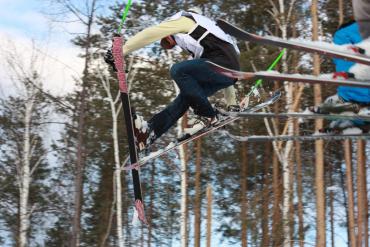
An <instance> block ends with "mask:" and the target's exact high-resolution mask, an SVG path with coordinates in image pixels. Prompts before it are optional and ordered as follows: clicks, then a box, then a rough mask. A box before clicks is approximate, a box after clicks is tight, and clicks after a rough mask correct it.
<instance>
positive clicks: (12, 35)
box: [0, 0, 83, 97]
mask: <svg viewBox="0 0 370 247" xmlns="http://www.w3.org/2000/svg"><path fill="white" fill-rule="evenodd" d="M43 2H45V1H41V0H31V1H30V0H0V6H1V8H0V57H1V59H0V97H4V94H5V95H6V94H8V93H9V92H13V91H14V90H15V89H14V86H13V85H12V82H11V80H10V76H11V73H10V72H9V70H8V69H7V66H6V63H5V56H6V53H7V52H16V54H17V55H18V57H19V59H20V61H21V62H22V64H23V65H24V67H25V69H28V68H30V67H31V65H32V66H33V67H34V68H36V69H37V70H38V71H39V72H40V73H41V76H42V78H43V83H44V87H45V88H46V89H48V90H50V91H51V92H52V93H54V94H65V93H67V92H70V91H72V90H73V88H74V82H73V80H71V76H72V75H74V76H75V77H76V76H77V77H78V76H79V75H80V74H81V71H82V66H83V63H82V60H81V59H80V58H78V56H77V55H78V53H79V52H80V50H79V49H78V48H76V47H74V46H73V45H72V44H71V43H70V40H71V38H72V37H73V36H72V34H71V33H75V32H79V31H81V30H82V26H81V25H79V24H76V23H68V24H66V23H55V22H52V21H51V19H50V17H49V16H47V15H46V14H45V13H46V12H47V11H48V10H47V6H46V5H44V6H43V5H42V3H43ZM32 47H35V49H33V48H32ZM35 51H36V52H35ZM35 53H37V55H38V62H36V63H32V64H31V63H30V57H31V54H35Z"/></svg>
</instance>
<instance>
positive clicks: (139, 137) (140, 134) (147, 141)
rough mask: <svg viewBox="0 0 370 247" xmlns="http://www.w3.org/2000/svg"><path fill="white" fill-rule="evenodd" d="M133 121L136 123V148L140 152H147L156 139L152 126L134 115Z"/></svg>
mask: <svg viewBox="0 0 370 247" xmlns="http://www.w3.org/2000/svg"><path fill="white" fill-rule="evenodd" d="M132 119H133V123H134V126H133V128H134V135H135V143H136V148H137V150H138V151H139V152H141V151H143V150H147V149H148V148H149V146H150V145H151V144H152V143H153V142H154V141H155V139H156V137H155V134H154V131H153V130H152V129H151V128H150V125H149V124H148V122H147V121H145V120H144V118H143V117H142V116H139V115H137V114H136V113H133V115H132Z"/></svg>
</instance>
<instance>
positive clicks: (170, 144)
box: [140, 142, 176, 163]
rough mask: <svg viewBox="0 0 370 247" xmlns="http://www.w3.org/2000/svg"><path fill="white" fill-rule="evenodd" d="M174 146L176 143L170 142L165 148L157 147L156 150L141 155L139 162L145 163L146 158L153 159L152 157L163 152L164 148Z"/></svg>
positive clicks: (167, 148)
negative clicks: (143, 155)
mask: <svg viewBox="0 0 370 247" xmlns="http://www.w3.org/2000/svg"><path fill="white" fill-rule="evenodd" d="M174 146H176V143H175V142H171V143H169V144H168V145H167V146H166V147H165V148H162V149H159V150H157V151H155V152H151V153H150V154H149V155H147V156H145V157H143V158H142V159H141V162H140V163H145V162H147V161H148V160H150V159H153V158H154V157H156V156H158V155H159V154H161V153H163V152H165V151H166V150H169V149H171V148H173V147H174Z"/></svg>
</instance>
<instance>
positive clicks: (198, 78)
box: [149, 59, 235, 138]
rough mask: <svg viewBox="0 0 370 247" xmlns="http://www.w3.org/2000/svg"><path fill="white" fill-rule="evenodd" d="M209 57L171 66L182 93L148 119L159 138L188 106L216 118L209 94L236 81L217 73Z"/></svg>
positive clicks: (172, 74)
mask: <svg viewBox="0 0 370 247" xmlns="http://www.w3.org/2000/svg"><path fill="white" fill-rule="evenodd" d="M206 61H207V60H206V59H194V60H188V61H184V62H181V63H178V64H175V65H173V66H172V68H171V77H172V78H173V79H174V80H175V82H176V84H177V86H178V87H179V89H180V93H179V95H178V96H177V97H176V98H175V99H174V100H173V101H172V102H171V103H170V104H169V105H168V106H167V107H166V108H165V109H164V110H163V111H161V112H159V113H157V114H156V115H154V116H153V118H152V119H151V120H150V121H149V125H150V127H151V128H152V129H153V130H154V133H155V135H156V137H157V138H158V137H160V136H161V135H162V134H163V133H165V132H166V131H167V130H168V129H169V128H170V127H172V126H173V125H174V124H175V123H176V122H177V120H178V119H179V118H181V117H182V116H183V115H184V114H185V112H186V111H187V110H188V109H189V107H191V108H193V110H194V113H195V114H197V115H200V116H203V117H210V118H211V117H214V116H215V114H216V113H215V110H214V109H213V107H212V105H211V104H210V102H209V101H208V97H209V96H211V95H213V94H214V93H216V92H217V91H218V90H220V89H223V88H227V87H229V86H231V85H233V84H234V83H235V80H234V79H232V78H228V77H226V76H224V75H221V74H218V73H216V72H214V71H213V70H212V69H211V68H210V66H209V65H208V64H207V63H206Z"/></svg>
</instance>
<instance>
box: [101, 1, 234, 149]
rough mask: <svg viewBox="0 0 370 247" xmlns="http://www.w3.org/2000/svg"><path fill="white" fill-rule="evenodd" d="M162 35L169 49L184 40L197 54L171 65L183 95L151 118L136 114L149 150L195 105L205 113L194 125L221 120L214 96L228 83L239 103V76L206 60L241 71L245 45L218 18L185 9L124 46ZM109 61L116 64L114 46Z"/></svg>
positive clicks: (138, 132) (141, 141)
mask: <svg viewBox="0 0 370 247" xmlns="http://www.w3.org/2000/svg"><path fill="white" fill-rule="evenodd" d="M157 40H161V42H160V43H161V46H162V47H163V48H164V49H172V48H173V47H175V46H176V45H178V46H179V47H181V48H182V49H183V50H185V51H187V52H189V53H190V54H191V55H192V57H193V59H192V60H187V61H183V62H180V63H177V64H175V65H173V66H172V67H171V71H170V74H171V77H172V78H173V80H174V81H175V82H176V84H177V86H178V87H179V89H180V93H179V95H178V96H177V97H176V98H175V99H174V100H173V101H172V102H171V103H170V104H169V105H168V106H167V107H166V108H165V109H164V110H162V111H161V112H159V113H157V114H155V115H154V116H153V117H152V118H151V119H150V120H149V121H148V122H146V121H144V120H143V118H142V117H140V116H137V118H136V119H135V121H134V125H135V126H134V131H135V136H136V141H137V145H138V149H139V150H143V149H145V148H146V147H148V145H150V144H152V143H153V142H154V141H155V140H156V139H157V138H159V137H160V136H161V135H162V134H164V133H165V132H166V131H167V130H168V129H169V128H170V127H171V126H173V125H174V124H175V123H176V122H177V120H178V119H179V118H181V117H182V116H183V115H184V114H185V112H186V111H187V110H188V109H189V107H191V108H192V109H193V110H194V113H195V114H196V115H198V116H199V119H198V120H199V121H196V122H195V123H194V126H193V127H194V129H197V130H200V129H202V128H204V127H209V126H213V125H215V124H217V123H218V122H219V121H220V120H222V116H221V114H220V113H219V112H218V111H217V110H216V109H214V108H213V107H212V105H211V103H210V102H209V101H208V97H209V96H211V95H213V94H215V93H216V92H217V91H219V90H220V89H225V88H227V90H226V99H227V101H228V102H227V103H228V105H236V100H235V91H234V89H233V85H234V84H235V82H236V81H237V80H235V79H231V78H228V77H226V76H224V75H220V74H218V73H216V72H214V71H213V70H212V69H211V68H210V67H209V66H208V65H207V63H206V61H208V60H209V61H212V62H214V63H217V64H219V65H222V66H224V67H227V68H230V69H233V70H239V67H240V65H239V50H238V48H237V46H236V45H235V44H234V42H233V40H232V39H231V37H230V36H229V35H227V34H225V33H224V32H223V31H222V30H221V29H220V28H219V27H218V26H217V25H216V23H215V22H214V21H212V20H210V19H209V18H207V17H205V16H203V15H201V11H200V9H199V8H192V9H189V10H188V11H180V12H179V13H177V14H175V15H173V16H171V17H169V18H168V19H166V20H165V21H164V22H162V23H160V24H159V25H156V26H153V27H149V28H146V29H144V30H143V31H141V32H139V33H137V34H136V35H135V36H133V37H131V38H130V39H128V40H127V42H126V44H125V45H124V46H123V54H125V55H127V54H129V53H131V52H133V51H135V50H137V49H140V48H142V47H144V46H146V45H148V44H151V43H153V42H155V41H157ZM105 60H106V62H107V63H108V64H110V65H112V66H113V67H114V61H113V57H112V53H111V51H110V50H109V51H108V52H107V54H106V56H105Z"/></svg>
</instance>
